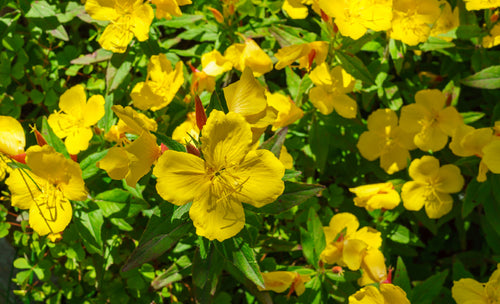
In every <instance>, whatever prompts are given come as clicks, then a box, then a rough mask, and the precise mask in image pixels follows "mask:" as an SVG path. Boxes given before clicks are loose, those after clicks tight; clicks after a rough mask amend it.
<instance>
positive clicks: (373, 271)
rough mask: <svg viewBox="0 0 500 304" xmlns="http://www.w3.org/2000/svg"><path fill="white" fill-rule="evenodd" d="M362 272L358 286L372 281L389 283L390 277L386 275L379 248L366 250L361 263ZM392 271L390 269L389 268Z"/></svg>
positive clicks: (382, 256)
mask: <svg viewBox="0 0 500 304" xmlns="http://www.w3.org/2000/svg"><path fill="white" fill-rule="evenodd" d="M361 270H362V271H363V273H362V274H361V277H360V278H359V279H358V285H359V286H366V285H369V284H373V283H391V277H390V276H388V275H387V268H386V267H385V258H384V255H383V254H382V252H381V251H380V250H367V251H366V254H365V256H364V257H363V262H362V263H361ZM390 271H392V270H390Z"/></svg>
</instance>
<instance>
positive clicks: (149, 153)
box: [97, 106, 160, 187]
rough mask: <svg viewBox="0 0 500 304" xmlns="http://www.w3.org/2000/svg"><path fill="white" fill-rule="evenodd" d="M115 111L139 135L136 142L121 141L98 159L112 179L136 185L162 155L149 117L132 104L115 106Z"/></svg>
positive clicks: (100, 166) (100, 165) (99, 165)
mask: <svg viewBox="0 0 500 304" xmlns="http://www.w3.org/2000/svg"><path fill="white" fill-rule="evenodd" d="M112 109H113V111H114V112H115V114H116V115H117V116H118V117H119V118H120V119H122V120H123V122H124V123H125V124H126V125H127V126H128V127H129V128H131V129H132V130H133V131H134V132H133V133H134V134H137V135H139V137H138V138H137V139H136V140H134V141H133V142H132V143H129V142H128V141H125V142H121V143H120V144H123V145H124V146H116V147H112V148H110V149H109V150H108V153H107V154H106V156H105V157H104V158H103V159H102V160H100V161H99V162H98V163H97V166H98V167H99V168H101V169H103V170H105V171H106V172H107V173H108V175H109V177H111V178H112V179H116V180H120V179H125V181H126V182H127V185H129V186H131V187H135V184H136V183H137V182H138V181H139V179H140V178H141V177H143V176H144V175H146V174H147V173H148V172H149V170H150V169H151V166H152V165H153V163H154V162H155V161H156V160H157V159H158V157H159V156H160V148H159V147H158V144H157V143H156V137H155V136H154V135H153V134H151V133H150V132H149V131H150V129H149V128H150V125H149V122H148V121H144V120H143V119H142V117H141V116H140V115H139V113H137V112H136V111H134V110H133V109H132V108H131V107H125V108H123V107H122V106H113V107H112Z"/></svg>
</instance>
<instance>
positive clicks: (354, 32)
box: [318, 0, 392, 39]
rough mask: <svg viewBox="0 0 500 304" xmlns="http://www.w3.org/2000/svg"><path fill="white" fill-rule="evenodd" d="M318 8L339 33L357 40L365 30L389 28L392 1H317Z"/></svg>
mask: <svg viewBox="0 0 500 304" xmlns="http://www.w3.org/2000/svg"><path fill="white" fill-rule="evenodd" d="M318 4H319V7H320V8H321V9H322V10H323V11H324V12H325V13H326V14H327V15H328V16H330V17H333V18H335V24H336V25H337V26H338V29H339V31H340V33H341V34H342V35H344V36H348V37H351V38H352V39H359V38H361V36H363V35H364V34H365V33H366V30H367V29H372V30H374V31H385V30H388V29H390V28H391V19H392V0H354V1H352V0H333V1H332V0H319V1H318Z"/></svg>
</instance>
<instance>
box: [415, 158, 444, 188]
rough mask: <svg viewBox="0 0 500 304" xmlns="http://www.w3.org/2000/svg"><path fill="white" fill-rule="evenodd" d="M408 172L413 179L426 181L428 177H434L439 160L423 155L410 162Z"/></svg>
mask: <svg viewBox="0 0 500 304" xmlns="http://www.w3.org/2000/svg"><path fill="white" fill-rule="evenodd" d="M408 171H409V174H410V176H411V178H413V180H416V181H422V182H423V181H426V180H427V179H429V178H432V179H434V177H435V176H437V174H438V172H439V160H438V159H437V158H435V157H434V156H428V155H426V156H423V157H422V158H419V159H415V160H413V161H412V162H411V164H410V168H409V170H408Z"/></svg>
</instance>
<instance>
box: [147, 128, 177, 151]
mask: <svg viewBox="0 0 500 304" xmlns="http://www.w3.org/2000/svg"><path fill="white" fill-rule="evenodd" d="M151 133H153V134H154V135H155V136H156V138H158V140H157V142H158V144H164V145H165V146H167V147H168V148H169V149H170V150H174V151H179V152H186V147H184V145H183V144H181V143H178V142H177V141H175V140H173V139H172V138H170V137H168V136H166V135H163V134H161V133H156V132H151Z"/></svg>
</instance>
